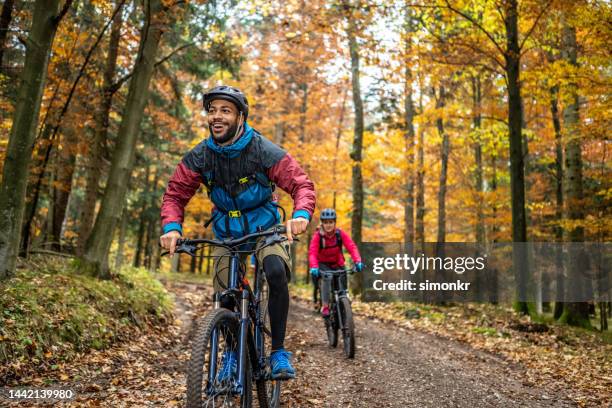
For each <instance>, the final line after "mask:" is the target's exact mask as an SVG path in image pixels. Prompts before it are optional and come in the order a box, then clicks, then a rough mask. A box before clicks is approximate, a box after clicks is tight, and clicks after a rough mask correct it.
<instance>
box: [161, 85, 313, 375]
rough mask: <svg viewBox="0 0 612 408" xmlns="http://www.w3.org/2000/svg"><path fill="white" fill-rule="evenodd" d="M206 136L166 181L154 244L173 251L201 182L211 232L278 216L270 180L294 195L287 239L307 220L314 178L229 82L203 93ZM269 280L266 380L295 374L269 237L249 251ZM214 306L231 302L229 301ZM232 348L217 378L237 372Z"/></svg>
mask: <svg viewBox="0 0 612 408" xmlns="http://www.w3.org/2000/svg"><path fill="white" fill-rule="evenodd" d="M204 109H206V111H207V113H208V129H209V131H210V135H211V137H210V138H208V139H206V140H203V141H202V142H201V143H200V144H198V145H197V146H196V147H194V148H193V149H192V150H191V151H190V152H188V153H187V154H186V155H185V156H184V157H183V159H182V161H181V162H180V163H179V165H178V166H177V168H176V171H175V172H174V175H173V176H172V178H171V179H170V181H169V183H168V187H167V189H166V192H165V194H164V198H163V203H162V206H161V218H162V225H163V231H164V235H162V236H161V237H160V242H161V245H162V246H163V247H164V248H166V249H168V250H169V251H170V255H172V254H173V253H174V251H175V247H176V241H177V239H179V238H181V236H182V223H183V218H184V210H185V206H186V205H187V203H188V202H189V200H190V199H191V197H192V196H193V195H194V194H195V193H196V191H197V190H198V188H199V187H200V185H201V184H204V185H205V187H206V189H207V192H208V196H209V197H210V199H211V200H212V202H213V204H214V205H215V207H214V209H213V211H212V218H211V221H210V222H212V223H213V232H214V234H215V236H216V238H218V239H224V238H230V237H232V238H240V237H243V236H245V235H248V234H250V233H253V232H256V231H259V230H261V229H268V228H270V227H272V226H273V225H276V224H278V223H279V222H280V221H281V218H280V214H279V212H278V204H277V197H276V194H274V193H273V191H274V186H275V185H278V186H279V187H280V188H281V189H283V190H284V191H286V192H287V193H289V194H290V195H291V197H292V198H293V208H294V210H293V216H292V217H291V219H290V220H288V221H287V238H288V241H289V242H291V241H292V240H293V235H297V234H301V233H302V232H304V231H305V230H306V228H307V226H308V222H309V221H310V218H311V216H312V213H313V211H314V207H315V192H314V185H313V183H312V182H311V181H310V179H309V178H308V176H307V175H306V174H305V173H304V171H303V170H302V168H301V167H300V165H299V164H298V163H297V162H296V160H295V159H294V158H293V157H291V156H290V155H289V154H288V153H287V152H286V151H285V150H283V149H281V148H280V147H279V146H277V145H275V144H274V143H272V142H270V141H269V140H267V139H265V138H264V137H263V136H262V135H260V134H259V133H258V132H257V131H256V130H255V129H253V128H252V127H250V126H249V125H248V123H247V121H246V120H247V117H248V114H249V105H248V101H247V98H246V97H245V95H244V94H243V93H242V92H241V91H240V90H238V89H236V88H233V87H230V86H217V87H215V88H213V89H211V90H210V91H208V92H207V93H206V94H205V95H204ZM212 256H213V257H215V259H216V261H215V270H216V271H217V273H216V279H215V280H214V286H215V291H217V292H219V291H221V290H222V289H223V288H224V287H227V280H228V276H227V275H228V271H229V256H228V252H227V248H223V247H216V248H215V249H214V251H213V253H212ZM256 256H257V261H258V263H259V264H260V265H263V269H264V272H265V275H266V280H267V282H268V286H269V290H270V292H269V299H268V309H269V314H270V326H271V332H272V352H271V355H270V366H271V369H272V372H271V375H272V378H273V379H287V378H294V377H295V370H294V368H293V366H292V365H291V362H290V360H289V358H290V355H291V354H290V353H289V352H287V351H285V349H284V339H285V329H286V324H287V314H288V310H289V290H288V286H287V282H288V280H287V279H288V275H289V265H291V262H290V258H289V251H288V249H287V248H286V246H285V245H283V244H280V243H276V244H274V245H270V246H266V247H265V248H263V249H262V250H261V251H257V252H256ZM224 300H226V299H225V298H222V299H221V305H222V306H223V307H225V308H228V309H230V310H231V309H232V306H233V305H231V304H227V302H225V303H224ZM236 356H237V353H236V351H230V352H226V353H225V354H224V355H223V359H222V367H221V368H220V369H219V373H220V374H219V376H220V377H221V378H220V380H223V379H225V378H229V377H233V376H235V375H236V370H237V369H236V367H237V357H236Z"/></svg>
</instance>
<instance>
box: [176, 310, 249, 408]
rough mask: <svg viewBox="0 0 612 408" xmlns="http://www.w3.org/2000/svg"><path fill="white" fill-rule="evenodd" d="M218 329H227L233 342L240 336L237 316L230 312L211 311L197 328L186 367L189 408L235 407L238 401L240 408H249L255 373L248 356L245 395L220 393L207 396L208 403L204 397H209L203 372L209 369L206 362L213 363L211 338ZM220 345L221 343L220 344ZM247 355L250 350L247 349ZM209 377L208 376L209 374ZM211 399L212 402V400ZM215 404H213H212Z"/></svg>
mask: <svg viewBox="0 0 612 408" xmlns="http://www.w3.org/2000/svg"><path fill="white" fill-rule="evenodd" d="M215 328H216V329H217V330H218V331H219V332H223V330H222V329H223V328H227V329H228V330H229V331H230V332H231V333H232V336H233V338H234V339H238V338H239V336H240V325H239V321H238V318H237V317H236V315H235V314H234V313H233V312H231V311H230V310H227V309H223V308H220V309H215V310H213V311H211V312H210V313H209V314H208V315H207V316H206V317H205V318H204V319H203V320H202V322H201V324H199V325H198V329H197V331H196V334H195V336H194V340H193V345H192V348H191V359H190V360H189V364H188V367H187V405H186V406H187V408H201V407H208V406H215V407H223V406H226V405H227V406H236V405H235V403H236V401H235V400H236V399H239V404H240V407H242V408H250V407H251V405H252V401H253V383H252V372H251V361H250V358H249V355H248V354H247V356H246V359H245V361H246V375H245V384H244V392H243V393H242V395H235V396H234V395H230V394H218V395H213V396H207V398H208V400H207V401H205V400H204V399H203V396H204V395H205V394H206V393H204V392H203V387H204V385H205V384H204V382H203V379H204V378H207V376H206V377H205V376H204V373H205V372H207V370H208V368H207V367H206V365H205V364H206V363H207V359H206V357H207V356H208V360H210V352H211V350H210V340H211V335H212V333H213V331H214V330H215ZM219 344H221V341H220V342H219ZM247 353H248V347H247ZM220 354H221V353H220V350H219V351H218V352H217V358H219V357H220ZM207 374H208V373H207ZM219 397H221V398H222V399H223V401H221V402H220V403H218V402H217V399H218V398H219ZM211 398H212V399H211ZM211 402H212V405H210V403H211ZM226 403H227V404H226Z"/></svg>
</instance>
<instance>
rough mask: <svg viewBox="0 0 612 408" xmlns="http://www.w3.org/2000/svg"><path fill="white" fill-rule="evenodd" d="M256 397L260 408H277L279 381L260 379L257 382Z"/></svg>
mask: <svg viewBox="0 0 612 408" xmlns="http://www.w3.org/2000/svg"><path fill="white" fill-rule="evenodd" d="M256 383H257V399H258V401H259V407H260V408H279V407H280V406H281V404H280V394H281V383H282V381H279V380H266V379H261V380H258V381H257V382H256Z"/></svg>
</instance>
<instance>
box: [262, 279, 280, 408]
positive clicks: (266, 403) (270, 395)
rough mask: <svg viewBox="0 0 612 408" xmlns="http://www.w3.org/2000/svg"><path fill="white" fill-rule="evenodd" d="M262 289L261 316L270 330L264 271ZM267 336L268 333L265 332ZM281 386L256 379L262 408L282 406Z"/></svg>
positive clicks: (277, 382) (267, 294) (275, 382)
mask: <svg viewBox="0 0 612 408" xmlns="http://www.w3.org/2000/svg"><path fill="white" fill-rule="evenodd" d="M258 285H259V286H258V287H259V290H260V303H259V318H260V319H261V320H262V321H263V322H264V326H265V327H266V329H267V330H268V331H269V332H270V331H271V330H272V329H271V327H270V314H269V313H268V299H269V294H270V288H269V286H268V281H267V280H266V278H265V275H263V273H262V274H261V275H260V280H259V282H258ZM264 336H266V334H264ZM280 388H281V382H280V381H274V380H270V379H265V378H261V379H259V380H257V381H256V389H257V400H258V401H259V406H260V407H262V408H264V407H265V408H277V407H280Z"/></svg>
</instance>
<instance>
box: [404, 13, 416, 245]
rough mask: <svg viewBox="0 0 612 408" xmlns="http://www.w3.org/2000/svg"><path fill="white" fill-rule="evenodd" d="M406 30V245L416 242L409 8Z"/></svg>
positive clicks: (411, 29) (406, 17)
mask: <svg viewBox="0 0 612 408" xmlns="http://www.w3.org/2000/svg"><path fill="white" fill-rule="evenodd" d="M405 13H406V16H405V29H404V31H405V32H404V35H405V39H404V52H405V56H404V120H405V129H404V147H405V149H406V165H407V168H406V173H405V174H404V178H405V182H406V184H405V188H406V191H405V193H406V196H405V198H404V200H405V202H404V243H406V244H410V243H413V242H414V115H415V113H414V103H413V101H412V71H411V69H410V61H409V58H410V51H411V48H412V47H411V42H412V31H413V28H412V22H411V17H410V11H409V8H408V6H405Z"/></svg>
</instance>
